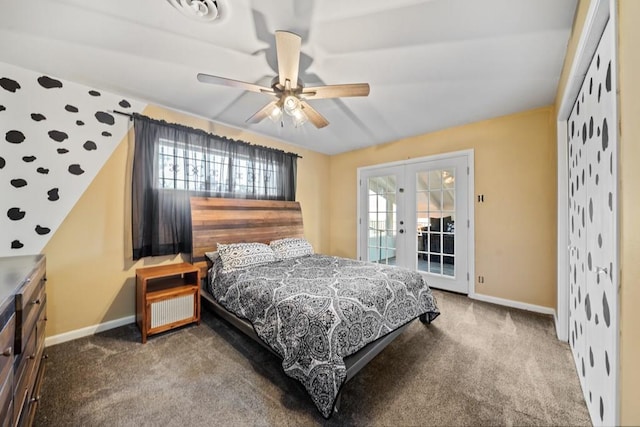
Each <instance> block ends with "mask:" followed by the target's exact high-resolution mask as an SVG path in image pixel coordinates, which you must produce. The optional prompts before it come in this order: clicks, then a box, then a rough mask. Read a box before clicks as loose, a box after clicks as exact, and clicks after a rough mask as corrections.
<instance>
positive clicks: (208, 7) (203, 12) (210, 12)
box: [168, 0, 220, 21]
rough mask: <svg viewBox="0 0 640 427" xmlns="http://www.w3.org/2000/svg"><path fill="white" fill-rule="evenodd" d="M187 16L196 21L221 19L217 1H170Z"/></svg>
mask: <svg viewBox="0 0 640 427" xmlns="http://www.w3.org/2000/svg"><path fill="white" fill-rule="evenodd" d="M168 1H169V3H171V5H172V6H173V7H175V8H176V9H178V10H179V11H180V13H182V14H183V15H185V16H188V17H189V18H191V19H194V20H196V21H213V20H214V19H217V18H219V17H220V9H218V2H217V1H216V0H168Z"/></svg>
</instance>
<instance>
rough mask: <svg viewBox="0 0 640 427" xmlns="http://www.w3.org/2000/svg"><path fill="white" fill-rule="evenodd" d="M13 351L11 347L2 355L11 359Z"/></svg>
mask: <svg viewBox="0 0 640 427" xmlns="http://www.w3.org/2000/svg"><path fill="white" fill-rule="evenodd" d="M12 350H13V349H12V348H11V347H9V348H8V349H6V350H5V351H3V352H2V355H3V356H6V357H9V356H11V351H12Z"/></svg>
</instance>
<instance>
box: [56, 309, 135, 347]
mask: <svg viewBox="0 0 640 427" xmlns="http://www.w3.org/2000/svg"><path fill="white" fill-rule="evenodd" d="M135 321H136V316H134V315H132V316H127V317H121V318H120V319H114V320H109V321H108V322H104V323H100V324H97V325H93V326H87V327H86V328H81V329H76V330H75V331H69V332H64V333H62V334H58V335H53V336H51V337H47V338H45V340H44V346H45V347H49V346H52V345H55V344H61V343H63V342H67V341H71V340H76V339H78V338H82V337H87V336H89V335H94V334H97V333H98V332H103V331H108V330H109V329H113V328H118V327H120V326H124V325H128V324H130V323H135Z"/></svg>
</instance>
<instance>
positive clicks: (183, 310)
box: [136, 262, 200, 344]
mask: <svg viewBox="0 0 640 427" xmlns="http://www.w3.org/2000/svg"><path fill="white" fill-rule="evenodd" d="M136 322H137V323H138V327H140V332H141V333H142V343H143V344H144V343H146V342H147V335H152V334H156V333H159V332H164V331H168V330H170V329H173V328H177V327H178V326H183V325H187V324H189V323H193V322H196V323H197V324H200V270H199V269H198V268H197V267H194V266H193V265H191V264H188V263H184V262H183V263H180V264H168V265H160V266H157V267H144V268H138V269H137V270H136Z"/></svg>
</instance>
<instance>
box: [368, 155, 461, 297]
mask: <svg viewBox="0 0 640 427" xmlns="http://www.w3.org/2000/svg"><path fill="white" fill-rule="evenodd" d="M468 171H469V156H468V155H467V154H462V155H451V156H447V157H444V158H437V159H433V160H428V159H422V160H418V161H411V162H405V163H394V164H391V165H388V166H385V165H382V166H377V167H368V168H362V169H360V170H359V175H360V177H359V185H360V203H359V215H358V217H359V248H358V249H359V250H358V254H359V255H358V256H359V258H360V259H363V260H366V261H369V262H375V263H381V264H389V265H397V266H400V267H405V268H409V269H412V270H416V271H419V272H421V273H422V274H423V275H424V276H425V278H426V279H427V282H428V283H429V286H432V287H434V288H439V289H445V290H450V291H454V292H460V293H468V292H469V262H470V260H469V230H470V228H469V225H470V224H469V200H468V188H469V180H470V176H469V174H468Z"/></svg>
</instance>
